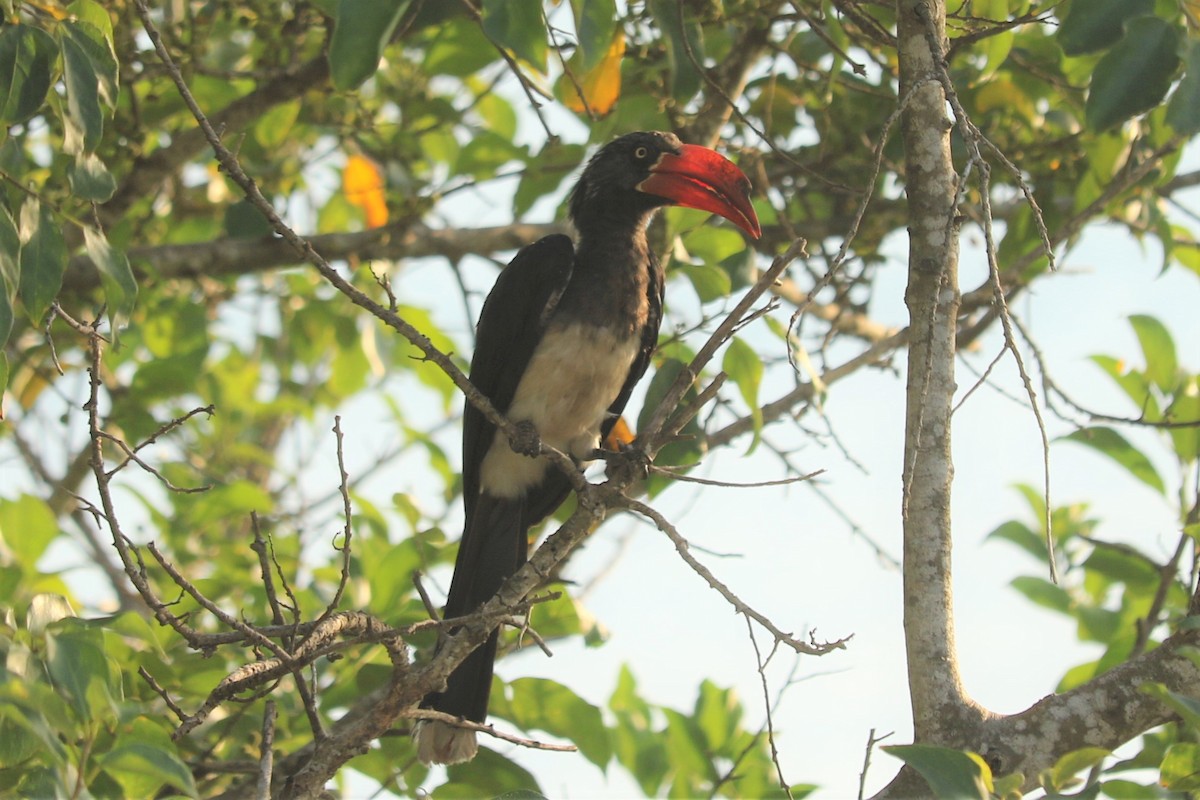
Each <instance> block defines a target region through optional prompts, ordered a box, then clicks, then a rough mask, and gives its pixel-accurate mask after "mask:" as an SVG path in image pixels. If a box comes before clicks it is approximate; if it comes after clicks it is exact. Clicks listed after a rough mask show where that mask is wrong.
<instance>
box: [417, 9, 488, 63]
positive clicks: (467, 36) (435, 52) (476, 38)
mask: <svg viewBox="0 0 1200 800" xmlns="http://www.w3.org/2000/svg"><path fill="white" fill-rule="evenodd" d="M497 58H499V56H498V55H497V53H496V48H495V47H493V46H492V43H491V42H490V41H488V38H487V36H485V35H484V33H483V31H482V30H481V29H480V27H479V26H478V25H476V24H475V23H473V22H471V21H470V20H467V19H465V18H463V19H452V20H449V21H448V22H446V23H445V24H443V25H442V26H441V27H440V29H439V30H438V31H437V38H436V39H434V40H433V42H432V43H431V44H430V45H429V47H428V49H427V50H426V51H425V64H424V68H425V71H426V72H428V73H429V74H431V75H448V76H450V77H452V78H462V77H466V76H467V75H470V74H472V73H474V72H478V71H479V70H481V69H483V68H484V67H486V66H487V65H488V64H491V63H492V62H493V61H495V60H496V59H497Z"/></svg>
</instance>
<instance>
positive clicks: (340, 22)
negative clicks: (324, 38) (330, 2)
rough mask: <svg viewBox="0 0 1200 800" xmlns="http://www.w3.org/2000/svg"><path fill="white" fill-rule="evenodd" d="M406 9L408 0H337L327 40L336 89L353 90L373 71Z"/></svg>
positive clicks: (330, 70) (330, 66) (330, 71)
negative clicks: (335, 19) (331, 29)
mask: <svg viewBox="0 0 1200 800" xmlns="http://www.w3.org/2000/svg"><path fill="white" fill-rule="evenodd" d="M406 8H408V0H339V2H338V13H337V22H336V23H335V24H334V26H333V37H332V39H331V41H330V43H329V73H330V76H331V77H332V78H333V85H334V86H335V87H336V88H338V89H341V90H343V91H347V90H350V89H355V88H357V87H358V86H360V85H361V84H362V83H363V82H364V81H365V80H366V79H367V78H370V77H371V76H372V75H374V74H375V70H376V69H378V67H379V59H380V58H382V57H383V49H384V47H386V46H387V43H388V42H389V41H390V40H391V38H392V33H393V32H394V31H395V30H396V24H397V23H398V22H400V17H401V16H402V15H403V14H404V11H405V9H406Z"/></svg>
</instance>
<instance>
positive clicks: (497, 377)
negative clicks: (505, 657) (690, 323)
mask: <svg viewBox="0 0 1200 800" xmlns="http://www.w3.org/2000/svg"><path fill="white" fill-rule="evenodd" d="M749 192H750V181H749V179H747V178H746V176H745V175H744V174H743V173H742V172H741V170H739V169H738V168H737V167H736V166H734V165H733V163H731V162H730V161H728V160H726V159H725V158H724V157H722V156H720V155H718V154H717V153H716V152H714V151H712V150H709V149H708V148H705V147H698V146H695V145H687V144H683V143H682V142H681V141H680V140H679V139H678V138H677V137H676V136H674V135H673V134H670V133H659V132H640V133H630V134H627V135H625V136H621V137H620V138H618V139H615V140H613V141H612V142H610V143H608V144H607V145H605V146H604V147H602V148H601V149H600V150H599V151H597V153H596V154H595V155H594V156H593V157H592V159H591V160H590V161H589V162H588V164H587V166H586V167H585V168H584V170H583V174H582V175H581V176H580V178H579V182H578V183H577V184H576V185H575V188H574V190H573V191H572V192H571V196H570V206H569V212H570V217H571V221H572V222H573V223H574V226H575V230H576V231H577V233H578V243H577V244H573V243H572V242H571V239H570V238H569V237H567V236H564V235H562V234H555V235H552V236H547V237H545V238H544V239H541V240H540V241H538V242H535V243H534V244H531V245H529V246H527V247H525V248H524V249H522V250H521V251H520V252H518V253H517V255H516V256H515V257H514V258H513V260H512V261H511V262H510V263H509V265H508V267H507V268H506V269H504V270H503V271H502V272H501V273H500V276H499V277H498V278H497V279H496V284H495V286H494V287H493V288H492V291H491V293H490V294H489V295H488V297H487V300H485V301H484V304H483V309H482V311H481V312H480V316H479V324H478V326H477V329H476V344H475V354H474V357H473V358H472V360H471V372H470V378H471V382H472V383H473V384H474V385H475V387H476V388H478V389H479V391H480V392H481V393H483V394H484V395H485V396H486V397H487V398H488V399H489V400H490V401H491V402H492V404H493V405H494V406H495V407H496V409H497V410H498V411H500V412H501V413H503V414H504V415H505V416H506V417H508V419H509V420H511V421H512V422H513V423H515V424H517V425H518V426H519V427H520V428H521V429H522V430H523V431H524V432H525V433H535V434H536V436H537V437H538V438H540V440H541V441H542V442H544V443H546V444H547V445H551V446H553V447H555V448H557V449H559V450H561V451H563V452H565V453H567V454H568V455H570V456H571V457H572V458H574V459H576V460H577V461H578V462H580V463H583V462H584V461H586V460H587V458H588V457H589V455H590V454H592V453H593V452H594V451H595V449H596V447H597V446H598V444H599V443H600V441H601V439H602V437H604V436H607V435H608V432H609V430H610V429H611V428H612V426H613V424H614V423H615V421H616V419H617V417H618V416H619V415H620V413H621V411H622V409H623V408H624V407H625V403H626V402H627V401H628V400H629V395H630V393H631V392H632V391H633V387H634V384H636V383H637V382H638V380H639V379H640V378H641V377H642V374H643V373H645V371H646V367H647V365H648V364H649V363H650V355H651V353H652V352H653V350H654V347H655V344H656V343H657V340H658V328H659V323H660V322H661V320H662V306H663V271H662V267H661V266H660V265H659V264H658V260H657V259H656V258H655V257H654V254H653V253H652V252H651V250H650V247H649V245H648V244H647V242H646V225H647V223H648V222H649V220H650V217H651V215H652V214H653V213H654V211H655V210H656V209H657V208H659V207H660V206H665V205H682V206H690V207H692V208H697V209H701V210H704V211H711V212H713V213H716V214H720V215H721V216H723V217H725V218H726V219H729V220H730V221H732V222H733V223H734V224H735V225H737V226H738V227H740V228H742V229H743V230H744V231H746V232H747V233H749V234H750V235H751V236H754V237H756V238H757V237H758V236H759V234H760V229H759V225H758V218H757V217H756V216H755V213H754V208H753V206H751V204H750V199H749ZM569 491H570V483H569V482H568V480H567V478H566V476H565V475H563V474H562V472H561V471H560V470H559V469H557V468H554V467H552V466H551V465H550V464H549V462H548V461H547V460H546V459H545V458H540V457H530V456H527V455H523V454H522V453H520V452H517V444H516V443H515V442H514V443H510V441H509V439H508V438H507V437H505V436H504V435H503V434H502V433H501V432H500V431H498V430H497V429H496V427H495V426H494V425H492V424H491V423H490V422H488V421H487V419H486V418H485V417H484V416H483V414H482V413H481V412H480V411H479V410H478V409H476V408H475V407H474V406H473V405H471V403H470V402H468V403H467V404H466V408H465V410H464V412H463V505H464V507H465V511H466V518H465V528H464V530H463V536H462V542H461V544H460V545H459V550H458V559H457V560H456V561H455V564H454V577H453V578H452V579H451V582H450V593H449V596H448V597H447V598H446V608H445V612H444V618H445V619H453V618H454V617H460V616H464V615H467V614H470V613H472V612H474V611H475V610H477V609H478V608H479V607H480V606H481V605H482V604H483V603H484V602H486V601H487V600H489V599H490V598H491V597H492V596H493V595H494V594H496V592H497V591H498V590H499V589H500V585H501V584H502V583H503V582H504V580H505V579H506V578H508V577H509V576H510V575H512V574H513V573H514V572H516V571H517V569H519V568H520V567H521V565H522V564H524V563H525V560H526V551H527V549H528V539H527V531H528V530H529V528H530V527H532V526H533V525H536V524H537V523H538V522H540V521H541V520H543V519H544V518H545V517H546V516H547V515H548V514H550V513H552V512H553V511H554V510H555V509H556V508H557V507H558V506H559V504H560V503H562V501H563V500H564V499H565V498H566V496H567V494H568V492H569ZM497 638H498V631H492V634H491V636H490V637H488V639H487V641H486V642H485V643H484V644H483V645H481V646H480V647H479V648H478V649H477V650H475V651H474V652H473V653H471V655H469V656H468V657H467V659H466V660H465V661H463V662H462V664H460V665H459V666H458V668H457V669H456V670H454V672H453V673H451V675H450V677H449V680H448V681H447V684H446V689H445V691H443V692H437V693H433V694H430V695H429V696H428V697H426V698H425V701H424V703H423V706H424V707H426V708H433V709H436V710H438V711H443V712H446V713H448V714H453V715H455V716H459V717H465V718H466V719H469V720H474V721H477V722H482V721H483V720H484V719H485V718H486V717H487V707H488V694H489V691H490V690H491V685H492V666H493V662H494V660H495V657H496V642H497ZM415 736H416V740H417V755H418V757H419V758H420V759H421V761H422V762H424V763H426V764H429V763H439V764H453V763H458V762H461V761H467V760H469V759H471V758H473V757H474V755H475V751H476V742H475V733H474V731H470V730H466V729H463V728H457V727H454V726H452V725H448V724H446V723H442V722H438V721H432V722H430V721H425V722H422V723H419V724H418V725H417V727H416V732H415Z"/></svg>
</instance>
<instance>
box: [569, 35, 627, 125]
mask: <svg viewBox="0 0 1200 800" xmlns="http://www.w3.org/2000/svg"><path fill="white" fill-rule="evenodd" d="M624 55H625V31H623V30H622V29H621V28H617V32H616V35H614V36H613V39H612V42H610V43H609V45H608V52H607V53H605V54H604V58H602V59H600V63H598V64H596V66H594V67H592V68H591V69H590V70H589V71H588V73H587V74H586V75H584V76H583V80H581V81H579V86H578V87H576V86H575V84H574V83H570V82H569V83H568V84H567V87H566V99H565V102H566V104H567V108H569V109H571V110H572V111H574V112H575V113H576V114H584V113H587V112H588V111H589V110H590V111H591V113H592V114H595V115H597V116H603V115H604V114H607V113H608V112H609V111H611V110H612V107H613V106H614V105H616V102H617V98H618V97H620V96H621V58H622V57H623V56H624ZM580 90H582V92H583V96H582V97H581V96H580Z"/></svg>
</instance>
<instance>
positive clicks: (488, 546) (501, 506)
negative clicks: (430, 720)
mask: <svg viewBox="0 0 1200 800" xmlns="http://www.w3.org/2000/svg"><path fill="white" fill-rule="evenodd" d="M523 505H524V501H523V500H522V499H519V498H518V499H505V498H499V497H493V496H491V495H489V494H487V493H486V492H484V493H481V494H480V495H479V497H478V498H477V499H476V500H475V503H474V508H473V509H472V514H471V519H470V520H469V521H468V523H467V528H466V530H464V531H463V538H462V543H461V544H460V545H459V549H458V559H457V560H456V561H455V562H454V577H453V578H452V579H451V581H450V594H449V596H448V597H447V598H446V610H445V612H444V613H443V617H444V618H445V619H453V618H455V617H461V616H465V615H467V614H470V613H472V612H474V611H475V610H477V609H478V608H479V606H481V605H483V603H485V602H487V601H488V600H489V599H491V597H492V596H493V595H494V594H496V592H497V591H499V589H500V585H501V584H503V583H504V581H505V580H506V579H507V578H508V577H509V576H510V575H512V574H513V573H514V572H516V571H517V570H518V569H520V567H521V565H522V564H524V563H525V559H526V556H527V550H528V542H527V540H526V538H525V525H524V524H523V523H524V520H523V519H522V516H523V514H522V511H523ZM498 639H499V630H498V629H497V630H496V631H493V632H492V635H491V636H489V637H488V639H487V641H486V642H484V643H483V644H482V645H480V647H479V648H478V649H477V650H475V651H474V652H473V653H471V654H470V655H469V656H467V658H466V660H465V661H463V662H462V663H461V664H459V665H458V668H457V669H455V670H454V672H452V673H451V674H450V678H449V680H448V681H447V683H446V690H445V691H444V692H437V693H434V694H431V695H429V696H428V697H426V698H425V702H424V703H422V706H424V707H425V708H432V709H435V710H437V711H443V712H445V713H447V714H453V715H454V716H456V717H465V718H466V719H469V720H474V721H475V722H483V721H484V720H485V719H487V707H488V696H489V695H490V694H491V689H492V667H493V665H494V662H495V660H496V642H497V640H498ZM459 733H461V734H463V736H462V737H455V738H465V737H467V736H469V737H470V739H471V740H472V744H473V740H474V736H475V735H474V733H473V732H471V731H465V730H461V731H459ZM448 734H449V732H447V731H439V732H438V734H437V736H439V737H440V738H444V737H446V736H447V735H448ZM433 735H434V733H433V731H429V732H428V733H427V732H426V731H424V730H422V731H421V732H420V733H419V734H418V748H419V749H422V747H421V746H422V745H423V744H424V742H423V741H422V740H423V739H426V738H427V737H429V738H430V739H432V737H433ZM447 744H448V743H447ZM429 746H430V747H432V748H434V751H432V752H431V760H433V761H437V762H441V763H445V762H444V759H443V758H442V757H441V752H440V751H442V750H445V749H446V745H445V744H438V745H432V744H431V745H429ZM452 746H453V747H458V745H452ZM470 750H471V754H470V755H474V747H473V746H472V747H471V748H470ZM467 757H468V758H469V757H470V756H467ZM422 760H425V759H424V758H423V759H422Z"/></svg>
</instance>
